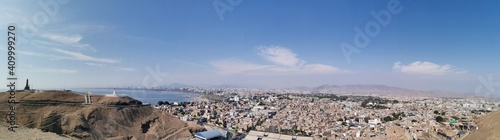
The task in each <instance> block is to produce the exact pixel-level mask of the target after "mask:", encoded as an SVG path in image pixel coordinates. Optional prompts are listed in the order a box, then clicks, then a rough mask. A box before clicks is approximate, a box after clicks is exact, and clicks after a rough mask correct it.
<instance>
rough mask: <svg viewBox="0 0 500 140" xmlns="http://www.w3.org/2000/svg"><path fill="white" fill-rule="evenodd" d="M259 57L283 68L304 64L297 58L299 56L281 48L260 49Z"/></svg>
mask: <svg viewBox="0 0 500 140" xmlns="http://www.w3.org/2000/svg"><path fill="white" fill-rule="evenodd" d="M257 50H259V51H260V53H259V55H261V56H262V57H264V58H265V59H266V60H268V61H271V62H272V63H274V64H277V65H282V66H299V65H301V64H303V63H305V62H304V60H300V59H299V58H297V55H296V54H295V53H293V52H292V51H290V50H289V49H287V48H283V47H279V46H270V47H259V48H257Z"/></svg>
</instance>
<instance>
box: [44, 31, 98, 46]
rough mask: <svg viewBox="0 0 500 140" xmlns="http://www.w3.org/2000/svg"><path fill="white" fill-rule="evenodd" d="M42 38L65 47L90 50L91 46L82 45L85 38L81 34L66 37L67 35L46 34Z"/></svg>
mask: <svg viewBox="0 0 500 140" xmlns="http://www.w3.org/2000/svg"><path fill="white" fill-rule="evenodd" d="M40 36H42V37H44V38H46V39H48V40H50V41H53V42H56V43H60V44H63V45H69V46H73V47H77V48H90V45H89V44H83V43H80V41H81V40H82V38H83V37H82V36H81V35H79V34H76V35H65V34H56V33H44V34H41V35H40ZM91 49H92V48H91Z"/></svg>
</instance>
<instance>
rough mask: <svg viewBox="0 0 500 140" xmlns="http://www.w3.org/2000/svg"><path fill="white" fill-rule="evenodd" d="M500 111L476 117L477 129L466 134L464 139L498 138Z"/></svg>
mask: <svg viewBox="0 0 500 140" xmlns="http://www.w3.org/2000/svg"><path fill="white" fill-rule="evenodd" d="M499 120H500V111H496V112H492V113H489V114H487V115H484V116H482V117H480V118H479V119H477V120H476V121H477V122H478V126H479V130H477V131H474V132H472V133H470V134H469V135H467V136H466V137H465V139H464V140H500V133H499V132H500V121H499Z"/></svg>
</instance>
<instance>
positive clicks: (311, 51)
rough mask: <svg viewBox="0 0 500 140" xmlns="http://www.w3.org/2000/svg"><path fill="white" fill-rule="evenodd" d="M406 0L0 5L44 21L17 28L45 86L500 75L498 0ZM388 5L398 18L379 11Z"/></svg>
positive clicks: (428, 81) (467, 85) (394, 82)
mask: <svg viewBox="0 0 500 140" xmlns="http://www.w3.org/2000/svg"><path fill="white" fill-rule="evenodd" d="M398 2H399V5H398V6H397V7H396V8H394V7H392V8H391V5H390V4H388V3H390V1H388V2H387V3H386V2H379V1H351V0H339V1H316V2H309V1H296V0H294V1H245V0H243V1H242V2H241V3H237V4H234V5H229V4H227V3H226V2H225V1H223V4H222V8H229V9H231V10H228V9H226V10H225V11H224V12H222V13H221V11H219V12H218V10H220V9H218V8H217V6H219V8H221V4H219V5H214V3H216V2H214V1H196V2H195V1H183V0H175V1H126V2H123V1H117V0H115V1H72V0H71V1H67V2H65V4H61V5H59V6H58V7H57V8H56V9H54V7H49V11H53V12H48V13H47V12H46V11H47V10H46V9H44V4H39V3H37V2H31V1H26V0H21V1H15V2H10V3H5V4H2V5H1V6H0V13H1V14H0V25H1V26H0V27H3V28H0V32H6V28H5V27H7V25H8V24H10V23H13V22H16V23H17V24H18V26H19V27H20V28H21V29H24V30H32V29H27V28H29V27H30V25H29V24H27V23H32V24H33V27H35V28H34V29H36V31H34V32H32V33H29V34H27V33H22V35H23V36H22V37H24V38H20V39H19V40H18V42H19V43H20V44H19V45H17V50H16V51H17V53H18V54H17V58H18V60H17V63H18V64H17V75H18V78H19V79H28V78H29V79H30V83H32V84H33V87H34V88H40V89H50V88H77V87H109V86H145V85H150V84H151V83H154V84H155V85H167V84H170V83H183V84H189V85H198V86H207V85H221V84H230V85H238V86H246V87H265V88H284V87H298V86H309V87H316V86H320V85H324V84H336V85H349V84H371V85H373V84H374V85H388V86H397V87H402V88H408V89H416V90H442V91H453V92H460V93H474V92H475V90H476V88H477V87H478V86H484V83H482V82H481V80H480V79H481V78H479V77H482V78H483V79H486V81H489V82H492V81H493V82H495V81H500V80H496V79H500V74H498V71H500V67H499V65H497V63H496V62H498V61H499V57H498V52H500V47H498V46H499V45H500V34H499V33H500V27H499V26H500V20H499V18H498V16H496V15H498V13H499V10H498V6H499V4H500V3H499V2H498V1H485V2H483V3H481V4H477V3H476V2H475V1H455V2H454V3H449V2H447V1H408V0H401V1H398ZM224 4H225V5H224ZM393 6H394V5H393ZM391 10H392V11H391ZM384 11H385V12H387V11H389V15H390V18H387V17H384V16H378V17H377V16H376V15H379V14H380V13H384ZM39 13H45V15H47V16H46V17H43V14H39ZM374 15H375V16H374ZM33 17H35V18H33ZM377 18H381V20H382V22H381V21H379V20H380V19H377ZM44 19H47V20H44ZM36 23H39V24H36ZM366 27H369V28H366ZM375 27H379V28H375ZM356 28H358V29H360V31H361V32H363V33H362V34H365V38H362V39H360V38H359V37H360V35H359V32H357V30H356ZM377 29H378V30H377ZM367 30H368V35H366V34H367ZM20 32H21V31H20ZM370 33H373V34H370ZM1 37H3V38H6V35H5V34H1ZM363 39H368V40H363ZM356 41H358V45H359V43H361V45H364V47H360V46H356ZM342 43H346V44H349V45H351V46H354V47H356V53H352V54H350V55H349V52H348V51H353V50H350V49H347V53H346V50H345V46H344V47H341V46H342V45H341V44H342ZM2 51H4V52H5V51H6V50H5V49H3V50H2ZM2 55H3V56H5V55H6V53H3V54H2ZM4 58H5V57H4ZM151 71H153V72H154V73H157V72H158V74H151ZM0 72H1V73H7V70H6V69H2V70H1V71H0ZM489 75H491V77H492V78H491V80H489V79H488V78H489ZM148 77H149V78H150V79H148ZM158 78H159V79H158ZM145 79H146V80H145ZM2 80H3V81H4V83H5V82H7V81H6V80H5V78H3V79H2ZM148 80H151V81H148ZM144 81H147V82H146V84H145V82H144ZM155 82H156V83H155ZM484 89H486V86H484ZM493 89H497V90H500V89H498V87H493ZM493 91H494V90H493ZM496 93H497V94H498V91H496Z"/></svg>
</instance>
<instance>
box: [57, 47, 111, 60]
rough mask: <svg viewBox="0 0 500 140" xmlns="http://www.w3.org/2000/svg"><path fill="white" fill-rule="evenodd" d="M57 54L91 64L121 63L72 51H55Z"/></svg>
mask: <svg viewBox="0 0 500 140" xmlns="http://www.w3.org/2000/svg"><path fill="white" fill-rule="evenodd" d="M53 50H54V51H56V52H60V53H63V54H66V55H68V56H70V57H71V58H70V59H75V60H81V61H91V62H100V63H120V61H118V60H115V59H109V58H96V57H92V56H88V55H84V54H82V53H79V52H71V51H66V50H62V49H56V48H54V49H53Z"/></svg>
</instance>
